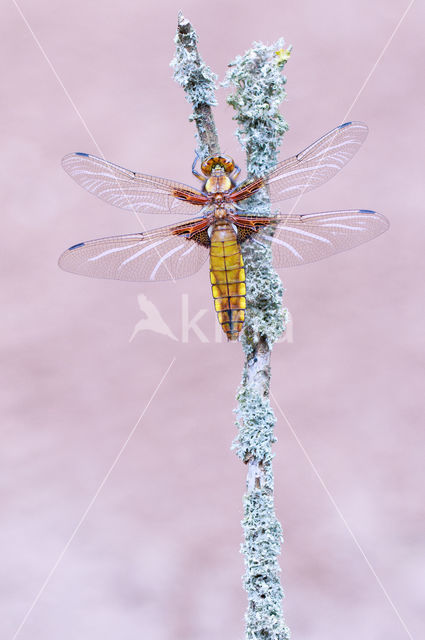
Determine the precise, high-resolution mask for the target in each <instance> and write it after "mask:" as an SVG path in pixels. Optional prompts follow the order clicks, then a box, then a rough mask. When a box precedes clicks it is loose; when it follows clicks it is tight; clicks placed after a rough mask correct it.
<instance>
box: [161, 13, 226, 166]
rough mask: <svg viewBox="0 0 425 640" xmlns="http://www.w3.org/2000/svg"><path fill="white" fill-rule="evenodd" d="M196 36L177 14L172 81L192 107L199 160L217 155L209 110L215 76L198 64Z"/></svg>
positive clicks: (213, 125)
mask: <svg viewBox="0 0 425 640" xmlns="http://www.w3.org/2000/svg"><path fill="white" fill-rule="evenodd" d="M197 42H198V36H197V35H196V32H195V30H194V29H193V27H192V25H191V24H190V22H189V21H188V20H186V18H185V17H184V16H183V14H182V13H181V12H180V13H179V16H178V22H177V35H176V37H175V43H176V55H175V57H174V59H173V61H172V62H171V66H172V67H174V79H175V80H176V82H178V83H179V84H180V85H181V86H182V87H183V89H184V91H185V93H186V99H187V101H188V102H190V104H191V105H192V107H193V113H192V115H191V116H190V119H191V120H194V121H195V124H196V128H197V130H198V136H197V137H198V149H197V153H198V155H199V157H200V158H201V159H204V158H206V157H208V156H213V155H218V154H219V153H220V146H219V143H218V136H217V129H216V128H215V124H214V118H213V115H212V110H211V107H212V106H214V105H216V104H217V101H216V99H215V90H216V84H215V83H216V80H217V76H216V75H215V74H214V73H213V72H212V71H211V69H210V68H209V67H207V65H206V64H205V63H204V62H203V61H202V59H201V57H200V55H199V53H198V49H197Z"/></svg>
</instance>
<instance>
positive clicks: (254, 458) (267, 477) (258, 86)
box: [226, 40, 290, 640]
mask: <svg viewBox="0 0 425 640" xmlns="http://www.w3.org/2000/svg"><path fill="white" fill-rule="evenodd" d="M289 52H290V49H284V48H283V41H282V40H280V41H278V42H277V43H276V44H274V45H273V46H271V47H268V46H265V45H263V44H260V43H255V44H254V45H253V47H252V49H250V50H249V51H248V52H247V53H245V55H243V56H241V57H238V58H237V59H236V60H235V61H234V62H233V63H232V64H231V65H230V70H229V72H228V74H227V79H226V84H228V85H232V86H233V87H234V89H235V90H234V93H233V94H232V95H230V96H229V98H228V102H229V104H231V105H232V106H233V107H234V109H235V110H236V115H235V120H237V122H238V123H239V130H238V133H237V136H238V138H239V140H240V142H241V143H242V144H243V146H244V147H245V148H246V151H247V168H248V175H249V176H250V177H253V178H256V177H261V176H264V175H265V174H266V173H267V172H268V171H270V169H271V168H272V167H273V166H274V165H275V163H276V158H277V151H278V148H279V145H280V142H281V139H282V136H283V134H284V133H285V131H286V130H287V129H288V125H287V123H286V122H285V120H284V119H283V117H282V116H281V115H280V113H279V105H280V103H281V102H282V100H283V99H284V97H285V95H286V94H285V89H284V85H285V83H286V78H285V77H284V76H283V75H282V73H281V71H282V67H283V66H284V64H285V63H286V60H287V59H288V56H289ZM247 209H250V210H253V211H257V212H259V213H261V214H262V215H264V213H267V212H270V206H269V202H268V197H267V193H264V192H263V193H260V194H258V195H256V196H254V197H253V198H251V199H250V202H249V205H248V207H247ZM242 250H243V254H244V261H245V265H246V273H247V314H246V320H245V330H244V334H243V337H242V344H243V348H244V351H245V355H246V360H245V365H244V371H243V376H242V382H241V386H240V388H239V392H238V403H239V404H238V408H237V410H236V414H237V422H238V426H239V435H238V437H237V439H236V440H235V442H234V448H235V449H236V452H237V455H238V456H239V457H240V458H241V459H242V460H243V461H244V462H245V463H246V464H247V465H248V478H247V491H246V494H245V496H244V519H243V522H242V525H243V529H244V538H245V540H244V544H243V546H242V551H243V553H244V556H245V568H246V572H245V579H244V583H245V589H246V591H247V594H248V609H247V613H246V616H245V619H246V638H247V640H258V639H259V638H261V639H262V640H284V639H287V638H289V630H288V628H287V627H286V625H285V621H284V617H283V611H282V598H283V591H282V587H281V583H280V577H279V574H280V568H279V564H278V556H279V554H280V546H281V542H282V529H281V525H280V523H279V521H278V520H277V518H276V514H275V508H274V498H273V489H274V486H273V470H272V457H273V454H272V444H273V442H274V441H275V440H276V438H275V436H274V432H273V428H274V424H275V421H276V418H275V416H274V413H273V411H272V409H271V407H270V402H269V386H270V373H271V370H270V356H271V349H272V345H273V343H274V342H275V341H276V340H277V339H278V337H279V336H280V334H281V333H282V331H283V330H284V324H285V316H284V312H283V310H282V294H283V288H282V284H281V282H280V279H279V277H278V275H277V274H276V272H275V271H274V269H273V267H272V256H271V249H270V247H269V246H262V245H259V244H256V243H253V244H250V243H244V245H242Z"/></svg>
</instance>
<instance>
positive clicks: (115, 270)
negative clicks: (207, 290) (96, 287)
mask: <svg viewBox="0 0 425 640" xmlns="http://www.w3.org/2000/svg"><path fill="white" fill-rule="evenodd" d="M194 222H195V223H198V224H197V227H198V229H197V231H195V232H194V233H192V232H193V229H194V227H193V225H194ZM185 225H186V226H185ZM206 226H208V225H207V223H206V222H205V220H203V219H199V220H195V221H193V220H190V221H187V223H182V224H179V225H173V226H169V227H163V228H161V229H154V230H153V231H147V232H145V233H135V234H130V235H125V236H113V237H111V238H99V239H97V240H89V241H88V242H81V243H80V244H76V245H74V246H73V247H70V248H69V249H67V251H65V252H64V253H63V254H62V255H61V257H60V258H59V266H60V267H61V268H62V269H64V270H65V271H71V272H72V273H78V274H80V275H84V276H90V277H92V278H111V279H114V280H129V281H133V282H142V281H147V280H153V281H155V280H156V281H157V280H176V279H178V278H185V277H186V276H189V275H191V274H193V273H195V272H196V271H198V270H199V269H200V267H201V266H202V264H203V263H204V262H205V260H206V259H207V257H208V253H209V252H208V245H207V238H208V234H207V232H206ZM204 227H205V228H204ZM190 233H192V238H191V239H190V238H189V237H188V236H189V234H190Z"/></svg>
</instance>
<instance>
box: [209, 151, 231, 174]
mask: <svg viewBox="0 0 425 640" xmlns="http://www.w3.org/2000/svg"><path fill="white" fill-rule="evenodd" d="M234 170H235V163H234V162H233V160H232V158H229V156H211V158H207V159H206V160H204V161H203V162H202V164H201V171H202V173H203V174H204V176H211V175H223V171H224V173H225V174H227V175H230V174H231V173H232V172H233V171H234Z"/></svg>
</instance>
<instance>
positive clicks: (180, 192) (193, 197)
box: [171, 189, 208, 205]
mask: <svg viewBox="0 0 425 640" xmlns="http://www.w3.org/2000/svg"><path fill="white" fill-rule="evenodd" d="M171 195H172V196H173V198H177V200H184V201H185V202H190V203H191V204H195V205H196V204H198V205H205V204H207V202H208V198H207V197H206V196H204V195H202V193H199V192H197V191H190V190H189V189H187V190H186V189H173V190H172V192H171Z"/></svg>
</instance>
